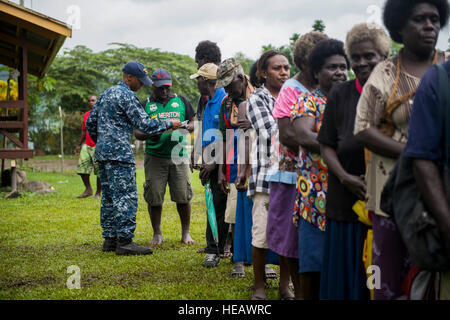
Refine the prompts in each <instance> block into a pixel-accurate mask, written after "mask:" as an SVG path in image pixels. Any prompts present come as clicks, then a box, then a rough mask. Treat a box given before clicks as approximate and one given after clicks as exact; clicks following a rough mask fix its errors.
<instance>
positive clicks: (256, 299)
mask: <svg viewBox="0 0 450 320" xmlns="http://www.w3.org/2000/svg"><path fill="white" fill-rule="evenodd" d="M250 300H251V301H263V300H267V297H260V296H255V295H253V296H252V297H251V298H250Z"/></svg>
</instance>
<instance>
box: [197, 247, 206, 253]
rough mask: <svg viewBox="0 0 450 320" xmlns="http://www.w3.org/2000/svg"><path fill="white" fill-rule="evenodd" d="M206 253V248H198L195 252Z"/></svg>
mask: <svg viewBox="0 0 450 320" xmlns="http://www.w3.org/2000/svg"><path fill="white" fill-rule="evenodd" d="M205 252H206V248H200V249H198V250H197V253H205Z"/></svg>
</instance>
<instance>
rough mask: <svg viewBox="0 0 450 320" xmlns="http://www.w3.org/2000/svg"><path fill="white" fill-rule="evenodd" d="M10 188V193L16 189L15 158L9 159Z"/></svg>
mask: <svg viewBox="0 0 450 320" xmlns="http://www.w3.org/2000/svg"><path fill="white" fill-rule="evenodd" d="M11 188H12V191H11V192H12V193H13V192H16V191H17V170H16V161H15V160H11Z"/></svg>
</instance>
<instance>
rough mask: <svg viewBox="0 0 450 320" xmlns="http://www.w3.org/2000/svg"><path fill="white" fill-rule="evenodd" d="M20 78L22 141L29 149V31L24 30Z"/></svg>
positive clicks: (24, 147) (25, 147) (25, 148)
mask: <svg viewBox="0 0 450 320" xmlns="http://www.w3.org/2000/svg"><path fill="white" fill-rule="evenodd" d="M19 71H20V77H19V100H22V101H23V109H22V112H21V119H20V121H21V122H23V124H24V126H23V129H21V130H20V141H21V142H22V143H23V149H24V150H27V149H28V47H27V31H26V30H24V29H22V49H21V55H20V67H19Z"/></svg>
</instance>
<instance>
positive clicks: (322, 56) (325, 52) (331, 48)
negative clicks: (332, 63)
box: [309, 39, 350, 75]
mask: <svg viewBox="0 0 450 320" xmlns="http://www.w3.org/2000/svg"><path fill="white" fill-rule="evenodd" d="M334 55H340V56H343V57H344V58H345V61H346V62H347V68H348V69H349V70H350V62H349V60H348V58H347V55H346V54H345V51H344V43H343V42H342V41H339V40H336V39H328V40H322V41H320V42H319V43H318V44H317V45H316V46H315V47H314V49H313V50H312V52H311V54H310V55H309V66H310V72H311V74H312V75H314V74H316V73H318V72H319V71H320V70H321V69H322V67H323V66H324V64H325V62H326V60H327V59H328V58H329V57H331V56H334Z"/></svg>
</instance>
